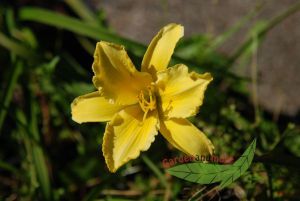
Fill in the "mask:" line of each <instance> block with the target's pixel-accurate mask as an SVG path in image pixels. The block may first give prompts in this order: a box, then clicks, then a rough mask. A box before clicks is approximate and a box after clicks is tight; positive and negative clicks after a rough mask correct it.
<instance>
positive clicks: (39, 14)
mask: <svg viewBox="0 0 300 201" xmlns="http://www.w3.org/2000/svg"><path fill="white" fill-rule="evenodd" d="M19 14H20V19H21V20H29V21H35V22H39V23H43V24H47V25H50V26H55V27H57V28H63V29H66V30H68V31H71V32H74V33H76V34H79V35H82V36H87V37H90V38H92V39H95V40H106V41H111V42H114V43H118V44H123V45H124V46H126V48H127V49H129V50H131V51H132V52H133V53H134V54H136V55H137V56H142V55H143V53H144V52H145V50H146V47H145V45H142V44H140V43H137V42H135V41H132V40H129V39H125V38H123V37H120V36H118V35H116V34H113V33H111V32H109V31H107V29H104V28H101V27H99V26H95V25H90V24H87V23H85V22H84V21H81V20H78V19H76V18H72V17H69V16H66V15H62V14H59V13H56V12H52V11H49V10H46V9H41V8H34V7H26V8H22V9H21V10H20V13H19Z"/></svg>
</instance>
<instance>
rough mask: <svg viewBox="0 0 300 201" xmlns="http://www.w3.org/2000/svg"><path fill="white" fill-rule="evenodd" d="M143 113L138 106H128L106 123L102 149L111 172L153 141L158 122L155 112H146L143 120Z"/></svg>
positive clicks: (145, 148)
mask: <svg viewBox="0 0 300 201" xmlns="http://www.w3.org/2000/svg"><path fill="white" fill-rule="evenodd" d="M143 115H144V113H143V111H142V110H141V109H140V107H139V106H130V107H127V108H125V109H124V110H122V111H121V112H119V113H118V114H117V115H116V116H114V118H113V120H112V121H111V122H109V123H107V125H106V130H105V133H104V138H103V145H102V151H103V155H104V157H105V161H106V164H107V167H108V169H109V170H110V171H111V172H115V171H116V170H117V169H118V168H119V167H120V166H122V165H123V164H125V163H126V162H128V161H129V160H131V159H134V158H137V157H138V156H139V154H140V151H145V150H147V149H148V148H149V147H150V144H151V143H152V142H153V141H154V137H155V135H156V134H157V124H158V120H157V118H156V113H155V111H153V112H150V113H148V115H147V118H146V119H145V120H144V121H143Z"/></svg>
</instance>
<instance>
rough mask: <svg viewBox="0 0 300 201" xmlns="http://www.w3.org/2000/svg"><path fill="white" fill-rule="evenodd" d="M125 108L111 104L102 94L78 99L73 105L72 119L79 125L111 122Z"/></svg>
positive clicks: (97, 93)
mask: <svg viewBox="0 0 300 201" xmlns="http://www.w3.org/2000/svg"><path fill="white" fill-rule="evenodd" d="M124 107H125V106H123V105H117V104H112V103H109V101H108V100H107V99H105V98H104V97H103V96H101V92H99V91H97V92H93V93H89V94H86V95H83V96H79V97H77V98H76V99H75V100H74V101H73V102H72V104H71V113H72V119H73V120H74V121H76V122H77V123H83V122H101V121H109V120H111V119H112V117H113V116H114V115H115V113H117V112H119V111H120V110H121V109H123V108H124Z"/></svg>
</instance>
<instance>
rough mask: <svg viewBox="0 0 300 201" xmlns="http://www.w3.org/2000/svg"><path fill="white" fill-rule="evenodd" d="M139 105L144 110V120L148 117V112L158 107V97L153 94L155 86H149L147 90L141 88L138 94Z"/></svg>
mask: <svg viewBox="0 0 300 201" xmlns="http://www.w3.org/2000/svg"><path fill="white" fill-rule="evenodd" d="M138 99H139V105H140V107H141V109H142V110H143V112H144V116H143V122H144V120H145V119H146V117H147V115H148V112H149V111H152V110H154V109H155V108H156V99H155V96H154V94H153V88H151V87H148V88H147V90H141V92H140V94H139V95H138Z"/></svg>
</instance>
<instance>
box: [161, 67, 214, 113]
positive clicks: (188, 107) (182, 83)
mask: <svg viewBox="0 0 300 201" xmlns="http://www.w3.org/2000/svg"><path fill="white" fill-rule="evenodd" d="M157 77H158V78H157V86H158V89H159V94H160V97H161V101H162V109H163V111H164V115H165V116H166V117H168V118H172V117H178V118H185V117H189V116H191V115H195V114H196V113H197V110H198V108H199V106H200V105H202V102H203V98H204V92H205V90H206V87H207V85H208V84H209V82H210V81H211V80H212V77H211V75H210V74H209V73H205V74H198V73H195V72H192V73H189V72H188V67H186V66H185V65H183V64H179V65H176V66H174V67H171V68H168V69H167V70H165V71H162V72H159V73H158V75H157Z"/></svg>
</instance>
